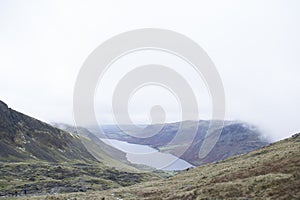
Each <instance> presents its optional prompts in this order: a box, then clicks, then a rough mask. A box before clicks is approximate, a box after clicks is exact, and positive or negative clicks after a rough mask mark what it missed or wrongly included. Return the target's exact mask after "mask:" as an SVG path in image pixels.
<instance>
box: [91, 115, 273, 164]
mask: <svg viewBox="0 0 300 200" xmlns="http://www.w3.org/2000/svg"><path fill="white" fill-rule="evenodd" d="M179 125H180V123H169V124H165V125H164V127H163V128H162V130H161V131H160V132H159V133H158V134H156V135H154V136H152V137H150V138H136V137H133V136H130V135H127V134H125V133H124V132H123V131H121V130H120V129H119V128H118V127H117V126H113V125H109V126H104V127H103V130H104V131H103V132H104V134H105V135H106V137H108V138H111V139H117V140H123V141H127V142H130V143H134V144H143V145H150V146H151V147H154V148H158V149H159V150H160V151H162V152H168V153H171V154H174V155H176V149H177V148H181V147H182V146H189V148H188V149H187V151H185V153H184V154H183V155H181V157H180V158H181V159H184V160H186V161H188V162H189V163H191V164H193V165H195V166H200V165H203V164H207V163H212V162H216V161H220V160H224V159H226V158H229V157H231V156H235V155H240V154H244V153H248V152H250V151H253V150H256V149H258V148H261V147H263V146H266V145H267V144H269V142H268V141H267V140H266V139H264V138H263V137H262V133H261V132H260V131H259V130H258V129H257V128H256V127H255V126H253V125H249V124H247V123H245V122H239V121H225V123H224V128H223V130H222V132H221V136H220V138H219V140H218V142H217V144H216V145H215V146H214V148H213V149H212V151H211V152H210V153H209V154H208V155H207V156H206V157H205V158H204V159H200V158H199V157H198V154H199V150H200V147H201V145H202V143H203V141H204V138H205V136H206V133H207V130H208V128H209V125H210V121H207V120H201V121H199V124H198V131H197V134H196V135H195V138H194V140H193V142H192V144H186V143H185V142H184V141H185V138H182V139H181V140H179V141H180V143H178V144H174V145H172V146H171V145H169V143H170V141H171V140H172V139H173V138H174V136H175V135H176V132H177V130H178V127H179ZM155 126H157V125H150V126H149V127H147V128H146V129H145V132H147V131H148V132H150V133H151V131H153V130H155V129H157V128H156V127H155ZM194 126H196V122H195V121H184V122H182V127H183V130H184V131H185V134H188V133H189V132H190V130H192V127H194ZM90 130H92V131H94V133H95V134H97V132H96V131H95V130H96V129H93V127H91V128H90ZM132 130H133V129H132V127H131V126H125V131H126V132H129V133H130V132H131V131H132ZM217 130H218V129H215V130H214V132H216V131H217ZM101 134H102V133H100V135H99V137H101ZM183 137H184V135H183Z"/></svg>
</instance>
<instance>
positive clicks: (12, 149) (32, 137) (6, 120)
mask: <svg viewBox="0 0 300 200" xmlns="http://www.w3.org/2000/svg"><path fill="white" fill-rule="evenodd" d="M0 138H1V141H0V149H1V151H0V161H24V160H28V159H30V160H42V161H50V162H60V161H68V160H81V161H86V162H95V161H96V159H95V158H94V157H93V156H92V155H91V154H90V153H89V152H88V151H87V149H86V148H85V146H84V145H83V144H82V142H81V140H80V138H79V137H78V136H77V135H73V134H70V133H68V132H65V131H62V130H60V129H57V128H55V127H53V126H51V125H49V124H46V123H44V122H41V121H39V120H36V119H34V118H32V117H29V116H26V115H24V114H22V113H20V112H17V111H15V110H12V109H11V108H8V106H7V105H6V104H5V103H4V102H2V101H0Z"/></svg>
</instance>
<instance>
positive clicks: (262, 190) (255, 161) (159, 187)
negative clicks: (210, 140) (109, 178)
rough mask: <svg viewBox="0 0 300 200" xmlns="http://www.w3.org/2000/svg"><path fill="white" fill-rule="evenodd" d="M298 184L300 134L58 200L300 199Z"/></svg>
mask: <svg viewBox="0 0 300 200" xmlns="http://www.w3.org/2000/svg"><path fill="white" fill-rule="evenodd" d="M299 185H300V134H296V135H294V136H293V137H291V138H288V139H285V140H282V141H279V142H277V143H274V144H271V145H269V146H266V147H263V148H261V149H258V150H256V151H253V152H251V153H248V154H244V155H240V156H235V157H232V158H229V159H227V160H224V161H221V162H219V163H214V164H207V165H204V166H201V167H197V168H195V169H190V170H188V171H184V172H181V173H179V174H177V175H175V176H173V177H172V178H168V179H165V180H159V181H150V182H145V183H142V184H138V185H135V186H130V187H125V188H119V189H115V190H108V191H103V192H95V193H91V194H86V193H83V194H70V195H61V196H59V197H57V199H58V200H59V199H64V198H75V197H76V199H101V198H102V199H108V200H109V199H148V200H150V199H153V200H154V199H170V200H171V199H300V187H299ZM112 194H113V196H112ZM39 198H41V199H43V198H42V197H39ZM45 199H47V197H45Z"/></svg>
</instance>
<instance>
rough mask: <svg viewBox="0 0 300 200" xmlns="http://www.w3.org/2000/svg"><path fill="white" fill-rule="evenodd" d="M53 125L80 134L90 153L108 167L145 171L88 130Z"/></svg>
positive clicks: (65, 125) (60, 124)
mask: <svg viewBox="0 0 300 200" xmlns="http://www.w3.org/2000/svg"><path fill="white" fill-rule="evenodd" d="M53 125H54V126H55V127H58V128H60V129H62V130H65V131H67V132H70V133H73V134H78V135H79V137H80V139H81V141H82V142H83V144H84V145H85V146H86V147H87V149H88V151H89V152H90V153H91V154H92V155H93V156H94V157H95V158H97V159H98V160H100V161H101V162H102V163H103V164H105V165H107V166H113V167H115V168H117V169H122V170H127V171H137V168H138V169H145V167H146V166H143V165H136V164H132V163H130V162H129V161H128V160H127V158H126V153H124V152H123V151H120V150H118V149H116V148H113V147H112V146H110V145H107V144H106V143H104V142H103V141H102V140H101V139H99V138H98V137H97V136H96V135H94V134H93V133H91V132H90V131H89V130H88V129H86V128H83V127H74V126H71V125H68V124H63V123H54V124H53ZM148 168H149V167H148ZM153 170H154V169H153Z"/></svg>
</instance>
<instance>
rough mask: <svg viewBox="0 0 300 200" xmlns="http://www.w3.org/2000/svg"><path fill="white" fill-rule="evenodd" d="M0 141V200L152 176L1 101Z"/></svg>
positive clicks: (114, 185) (119, 184)
mask: <svg viewBox="0 0 300 200" xmlns="http://www.w3.org/2000/svg"><path fill="white" fill-rule="evenodd" d="M0 139H1V140H0V197H3V196H6V197H7V196H15V195H24V194H25V191H26V193H27V195H42V194H53V193H68V192H79V191H88V190H89V191H95V190H97V191H99V190H105V189H109V188H117V187H122V186H129V185H132V184H136V183H140V182H143V181H146V180H151V179H153V178H154V179H157V178H158V176H157V175H154V174H150V173H148V174H147V173H143V172H141V171H139V170H137V169H136V168H134V167H132V166H128V165H126V163H122V162H119V161H118V160H114V159H112V158H111V157H110V156H109V155H107V154H105V153H104V152H103V151H102V149H101V147H100V146H99V145H101V144H97V143H96V142H94V141H93V140H91V139H89V138H84V137H81V136H80V135H78V134H74V133H70V132H67V131H63V130H61V129H58V128H55V127H53V126H51V125H49V124H46V123H44V122H41V121H39V120H36V119H34V118H32V117H29V116H26V115H24V114H22V113H20V112H17V111H14V110H12V109H11V108H8V106H7V105H6V104H5V103H3V102H1V101H0ZM84 143H87V144H88V145H90V146H93V147H94V148H93V149H94V150H95V152H96V154H94V152H91V153H90V152H89V151H88V150H87V149H86V147H85V145H87V144H85V145H84Z"/></svg>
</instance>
